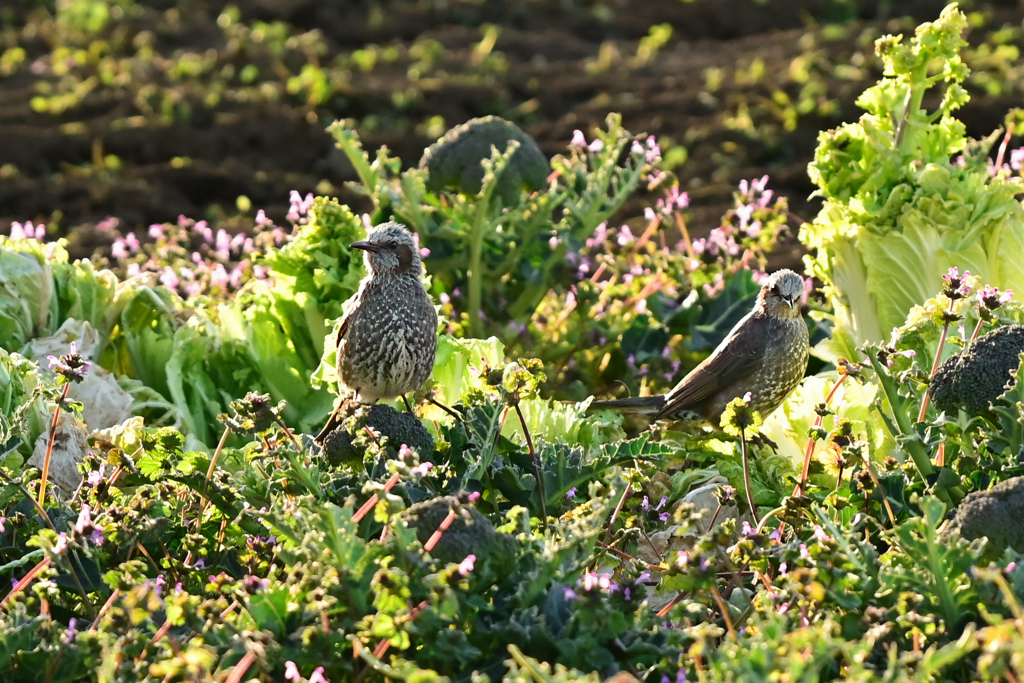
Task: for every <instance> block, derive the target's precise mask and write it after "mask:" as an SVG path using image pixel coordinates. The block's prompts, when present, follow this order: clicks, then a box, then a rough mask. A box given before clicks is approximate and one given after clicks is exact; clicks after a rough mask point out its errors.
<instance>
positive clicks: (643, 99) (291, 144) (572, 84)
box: [0, 0, 1024, 266]
mask: <svg viewBox="0 0 1024 683" xmlns="http://www.w3.org/2000/svg"><path fill="white" fill-rule="evenodd" d="M0 5H2V6H0V140H2V142H0V231H3V232H5V233H6V232H9V227H10V224H11V222H13V221H17V222H24V221H26V220H30V221H33V222H34V223H35V224H36V225H38V224H40V223H42V224H45V225H46V230H47V236H48V237H50V238H52V237H56V236H58V235H63V236H68V237H69V250H70V252H71V254H72V256H73V257H86V256H89V255H90V254H91V253H93V251H94V250H95V249H96V248H102V247H109V241H104V240H103V239H102V237H98V236H97V234H96V231H95V230H94V225H95V224H96V223H97V222H100V221H103V220H105V219H107V218H108V217H114V218H117V219H118V221H119V223H120V226H121V229H122V232H125V231H128V230H134V231H136V232H138V233H139V234H140V235H145V232H146V231H145V228H146V226H148V225H150V224H152V223H163V222H166V221H174V220H176V219H177V217H178V216H179V215H183V216H187V217H189V218H191V219H194V220H201V219H205V220H207V221H209V222H210V223H211V225H212V226H213V227H214V228H218V227H226V228H227V229H228V230H229V232H238V231H243V230H246V231H247V230H249V229H251V227H252V225H253V219H254V216H255V214H256V212H257V211H258V210H259V209H264V210H265V211H266V215H267V216H269V217H270V218H271V219H273V220H275V221H276V222H277V223H281V222H283V221H284V219H285V215H286V213H287V212H288V210H289V203H288V198H289V193H290V191H291V190H298V191H299V192H300V194H302V195H303V196H305V194H306V193H309V192H314V193H318V194H329V195H335V196H338V197H339V198H340V199H341V201H342V202H343V203H350V204H351V205H352V206H353V209H354V210H356V211H357V212H360V211H364V210H367V208H368V207H367V206H364V205H363V204H361V201H365V200H363V199H362V198H361V197H359V196H357V195H355V194H353V193H352V192H351V191H349V190H348V189H347V188H346V186H345V183H346V181H350V180H354V179H355V173H354V171H353V168H352V166H351V165H350V164H349V162H348V160H347V159H346V158H345V156H344V155H343V154H342V153H341V152H340V151H338V150H335V149H334V144H333V143H334V141H333V139H332V138H331V137H330V136H329V135H328V134H327V133H325V131H324V129H325V127H326V126H327V125H329V124H330V123H331V122H332V121H334V120H335V119H351V120H353V121H354V123H355V128H356V130H357V131H358V133H359V136H360V138H361V139H362V142H363V146H364V147H365V148H366V149H368V150H371V151H372V150H375V149H377V148H378V147H379V146H381V145H386V146H387V147H388V148H389V149H390V150H391V152H392V153H393V154H394V155H396V156H398V157H399V158H401V159H402V161H403V162H404V163H405V164H415V163H416V162H417V160H418V159H419V156H420V154H421V153H422V150H423V149H424V147H426V146H427V145H429V144H430V143H431V142H433V141H434V140H435V139H436V138H438V137H439V136H440V135H441V134H443V133H444V131H445V130H447V129H448V128H450V127H452V126H455V125H457V124H459V123H462V122H464V121H466V120H467V119H470V118H473V117H477V116H484V115H488V114H496V115H499V116H503V117H505V118H507V119H509V120H511V121H514V122H516V123H517V124H519V125H520V126H521V127H523V129H524V130H526V131H527V132H528V133H529V134H531V135H532V136H533V137H534V138H535V139H536V140H537V142H538V144H539V145H540V147H541V149H542V150H543V151H544V152H545V153H546V154H547V155H549V156H550V155H553V154H555V153H557V152H559V151H561V150H564V148H565V146H566V144H567V143H568V141H569V140H570V139H571V137H572V135H573V131H574V130H576V129H580V130H582V131H583V132H584V133H586V134H587V136H588V138H589V136H590V135H591V133H592V131H593V129H594V128H595V127H596V126H598V125H601V124H602V123H603V121H604V119H605V116H606V115H607V113H608V112H610V111H617V112H621V113H622V114H623V125H624V127H625V128H626V129H627V130H629V131H631V132H633V133H641V132H646V133H649V134H652V135H654V136H656V138H657V140H658V142H659V143H660V145H661V149H662V152H663V154H664V157H665V162H666V163H665V165H664V166H665V167H668V168H667V170H674V171H675V172H676V173H677V174H678V176H679V178H680V189H682V190H685V191H686V192H688V193H689V196H690V207H689V208H688V210H687V213H686V216H687V221H688V223H689V225H690V229H691V233H692V236H693V237H695V238H696V237H700V236H703V235H706V234H707V233H708V232H709V231H710V230H711V229H712V228H714V227H716V226H718V224H719V220H720V218H721V216H722V214H723V213H724V212H725V211H726V210H727V209H728V208H730V207H731V206H732V191H733V189H734V188H735V187H736V184H737V182H738V181H739V180H741V179H744V178H757V177H761V176H762V175H765V174H768V175H769V176H770V177H771V187H772V188H773V189H774V191H775V192H776V193H778V194H779V195H782V196H786V197H788V199H789V209H790V210H791V212H792V215H791V220H790V225H791V227H792V228H794V232H795V228H796V227H797V226H798V225H799V222H800V221H801V220H807V219H810V218H812V217H813V215H814V213H815V212H816V210H817V206H816V205H815V204H814V202H813V201H809V200H808V196H809V195H810V193H811V191H812V189H813V187H812V185H811V183H810V182H809V180H808V178H807V173H806V165H807V162H808V161H809V160H810V159H811V157H812V155H813V151H814V148H815V145H816V138H817V134H818V131H819V130H823V129H828V128H831V127H834V126H836V125H838V124H839V123H840V122H843V121H849V120H853V119H855V118H856V117H857V116H858V115H859V110H858V109H857V108H856V106H855V105H854V100H855V99H856V97H857V95H858V94H859V93H860V92H861V91H863V90H864V88H865V87H867V86H868V85H869V84H871V83H873V82H874V81H875V80H877V79H878V78H879V77H880V75H881V74H880V67H879V65H878V62H877V60H876V58H875V56H874V54H873V42H874V40H875V39H876V38H877V37H879V36H880V35H883V34H884V33H890V32H891V33H900V32H903V33H907V34H912V33H913V28H914V26H916V25H917V24H918V23H920V22H921V21H926V20H931V19H934V18H935V17H936V16H938V13H939V11H940V10H941V9H942V7H943V5H944V3H943V2H942V1H941V0H908V1H905V2H904V1H900V2H893V1H890V2H874V1H872V2H864V1H853V0H849V1H846V0H818V1H809V0H792V1H786V2H780V1H776V0H770V1H769V0H762V1H755V0H691V1H683V0H639V1H638V0H602V1H598V2H594V1H584V0H509V1H503V2H496V1H490V0H420V1H416V2H412V1H404V0H395V1H392V2H368V1H347V2H325V1H322V0H251V1H243V2H237V3H222V2H212V1H208V0H153V1H150V2H142V1H138V2H136V1H134V0H7V2H4V3H0ZM962 8H963V9H965V10H966V11H967V12H968V13H969V16H970V22H971V26H972V29H971V31H970V34H969V36H968V39H969V40H970V43H971V46H970V48H969V49H967V50H966V52H965V61H966V62H967V64H968V65H969V66H970V68H971V70H972V75H971V77H970V81H969V83H968V89H969V91H970V93H971V95H972V100H971V102H970V103H969V104H968V105H967V106H966V107H965V108H964V109H963V110H962V112H961V118H962V120H963V121H964V122H965V123H966V125H967V129H968V134H969V135H972V136H974V137H982V136H983V135H987V134H988V133H989V132H990V131H992V130H993V129H994V128H996V127H997V126H998V125H999V124H1000V123H1001V121H1002V117H1003V116H1004V114H1005V112H1006V110H1007V109H1008V108H1009V107H1011V106H1013V105H1015V104H1017V103H1019V101H1020V94H1021V89H1022V86H1024V69H1022V68H1021V67H1020V66H1019V64H1018V60H1017V58H1018V56H1019V47H1020V45H1021V44H1022V43H1024V29H1022V24H1021V21H1022V19H1024V7H1021V4H1020V3H1017V2H968V3H965V4H963V5H962ZM651 201H653V200H647V202H646V203H650V202H651ZM644 202H645V198H644V197H643V196H642V194H641V195H639V196H636V197H634V198H633V199H631V203H630V204H629V205H627V206H625V207H623V209H622V214H623V215H624V216H638V215H639V214H640V213H641V211H642V208H641V205H642V203H644ZM143 240H145V238H144V237H143ZM798 253H799V246H798V245H797V244H796V240H795V238H794V237H793V236H790V239H789V242H788V245H787V244H783V245H782V246H781V247H780V248H779V249H776V251H775V252H774V253H773V254H772V255H771V261H770V263H771V265H772V266H777V265H793V264H795V263H796V261H797V258H798Z"/></svg>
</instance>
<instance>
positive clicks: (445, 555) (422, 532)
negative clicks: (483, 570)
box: [401, 493, 516, 575]
mask: <svg viewBox="0 0 1024 683" xmlns="http://www.w3.org/2000/svg"><path fill="white" fill-rule="evenodd" d="M468 503H469V495H468V494H466V493H462V494H460V495H459V496H445V497H444V498H433V499H431V500H426V501H423V502H421V503H416V504H415V505H412V506H410V507H409V509H407V510H406V511H405V512H403V513H402V515H401V517H402V519H403V520H404V521H405V523H406V524H407V525H408V526H409V528H410V529H415V531H416V538H417V539H419V541H420V543H426V542H427V541H428V540H430V537H431V536H433V535H434V532H435V531H437V530H438V528H439V527H440V526H441V523H442V522H444V520H445V518H446V517H448V511H449V510H453V511H454V512H455V519H454V520H452V523H451V525H450V526H449V527H448V529H447V530H445V532H444V533H443V534H442V535H441V539H440V540H439V541H438V542H437V545H435V546H434V548H433V550H431V551H430V554H431V555H433V556H434V557H435V558H437V559H438V560H440V561H441V562H462V561H463V560H464V559H466V556H467V555H476V561H477V563H478V564H479V563H483V562H489V563H490V565H491V568H492V569H493V570H494V571H495V572H497V573H498V574H499V575H501V574H504V573H506V572H508V571H509V570H511V568H512V565H513V564H514V563H515V551H516V541H515V539H514V538H513V537H512V536H509V535H508V534H503V533H499V532H497V531H495V530H494V525H493V524H491V522H490V520H488V519H487V517H485V516H484V515H483V513H482V512H480V511H479V510H477V509H476V508H475V507H473V506H472V505H469V504H468Z"/></svg>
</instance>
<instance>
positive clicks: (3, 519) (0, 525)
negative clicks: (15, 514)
mask: <svg viewBox="0 0 1024 683" xmlns="http://www.w3.org/2000/svg"><path fill="white" fill-rule="evenodd" d="M6 521H7V518H6V517H0V533H3V532H4V531H6V530H7V529H5V528H4V522H6Z"/></svg>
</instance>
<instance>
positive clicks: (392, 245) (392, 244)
mask: <svg viewBox="0 0 1024 683" xmlns="http://www.w3.org/2000/svg"><path fill="white" fill-rule="evenodd" d="M387 247H388V249H398V242H396V241H394V240H391V241H390V242H388V243H387Z"/></svg>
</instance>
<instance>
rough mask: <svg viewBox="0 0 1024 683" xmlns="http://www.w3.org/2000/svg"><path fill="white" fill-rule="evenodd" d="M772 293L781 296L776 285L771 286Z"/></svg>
mask: <svg viewBox="0 0 1024 683" xmlns="http://www.w3.org/2000/svg"><path fill="white" fill-rule="evenodd" d="M772 294H774V295H775V296H782V292H780V291H779V286H778V285H775V286H774V287H772Z"/></svg>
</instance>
